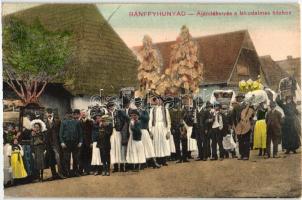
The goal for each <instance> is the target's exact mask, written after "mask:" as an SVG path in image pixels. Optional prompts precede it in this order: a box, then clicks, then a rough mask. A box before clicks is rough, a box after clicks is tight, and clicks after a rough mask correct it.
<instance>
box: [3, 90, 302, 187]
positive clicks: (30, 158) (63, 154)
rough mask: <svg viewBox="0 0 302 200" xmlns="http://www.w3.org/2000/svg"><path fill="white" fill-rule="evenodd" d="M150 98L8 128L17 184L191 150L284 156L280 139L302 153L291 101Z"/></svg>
mask: <svg viewBox="0 0 302 200" xmlns="http://www.w3.org/2000/svg"><path fill="white" fill-rule="evenodd" d="M152 102H153V103H152V106H146V105H149V104H147V103H146V100H145V99H141V98H135V99H134V106H130V104H131V101H130V99H129V98H126V97H125V98H123V99H122V106H121V108H119V109H118V108H117V105H116V102H115V101H108V102H107V103H106V105H105V107H95V108H94V109H93V110H91V112H90V113H87V112H86V111H85V110H78V109H75V110H73V112H71V111H69V112H67V113H66V115H65V117H64V119H63V120H62V121H61V120H59V119H58V117H57V116H54V113H53V111H52V109H47V110H46V113H47V114H46V119H44V120H41V119H33V120H31V122H30V123H31V129H30V130H29V129H24V130H23V131H22V133H20V131H19V130H16V129H12V128H11V129H9V130H8V131H6V132H5V133H6V134H4V136H5V137H4V149H5V152H6V154H5V155H4V162H5V163H6V165H7V166H9V167H10V168H11V170H10V172H11V174H12V179H13V180H14V183H15V184H18V183H23V182H24V180H26V181H25V182H32V181H36V180H39V181H43V180H44V178H43V174H44V171H43V170H44V169H47V168H50V169H51V174H52V178H51V179H65V178H70V177H73V176H76V177H78V176H83V175H102V176H109V175H110V174H111V173H124V172H127V171H129V170H131V171H140V170H143V169H144V168H147V167H153V168H161V167H164V166H167V165H168V163H167V161H175V162H176V163H185V162H190V160H191V161H192V159H193V157H192V151H196V152H197V154H198V156H197V158H195V160H196V161H207V160H218V159H219V160H223V159H227V158H238V160H249V157H250V150H251V149H259V156H264V157H265V158H270V157H273V158H278V157H279V156H278V145H279V144H281V143H282V149H284V150H285V153H286V154H289V153H290V152H293V153H297V149H298V148H299V147H300V128H299V127H298V124H299V121H297V119H296V118H297V115H298V111H297V109H296V105H295V103H294V102H293V99H292V98H287V99H286V101H282V100H281V99H280V98H277V100H276V102H274V101H271V102H270V104H269V107H266V106H265V105H266V104H265V103H266V102H262V103H260V104H259V105H257V106H255V105H252V104H250V103H249V102H248V101H244V95H243V94H238V95H237V96H236V101H234V102H231V106H229V105H226V104H220V103H219V102H214V103H213V104H211V103H210V102H208V101H207V102H203V100H202V98H194V99H193V104H192V105H189V104H188V105H185V104H183V103H182V99H180V98H174V101H173V106H171V105H170V106H169V105H167V104H166V102H165V99H164V98H162V97H160V96H157V97H154V98H153V99H152ZM276 103H277V104H278V105H279V106H280V107H281V108H282V109H283V111H284V116H282V114H281V113H280V112H279V111H278V110H277V109H276ZM297 123H298V124H297ZM237 142H238V144H239V145H238V147H239V155H236V154H237V153H236V148H237V145H236V143H237ZM271 143H272V144H273V151H272V152H273V153H272V155H271ZM217 147H218V148H217ZM71 156H72V161H71ZM71 165H72V166H71Z"/></svg>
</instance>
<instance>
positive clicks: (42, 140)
mask: <svg viewBox="0 0 302 200" xmlns="http://www.w3.org/2000/svg"><path fill="white" fill-rule="evenodd" d="M31 125H32V132H31V137H32V138H31V149H32V154H33V158H34V169H35V170H37V173H39V174H38V177H39V180H40V181H41V182H42V181H43V170H44V169H45V155H46V130H47V129H46V125H45V123H44V122H43V121H42V120H40V119H35V120H33V121H31Z"/></svg>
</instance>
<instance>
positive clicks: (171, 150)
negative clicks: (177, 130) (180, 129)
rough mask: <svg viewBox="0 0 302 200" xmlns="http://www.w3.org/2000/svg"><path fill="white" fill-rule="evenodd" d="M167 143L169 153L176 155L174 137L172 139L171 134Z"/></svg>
mask: <svg viewBox="0 0 302 200" xmlns="http://www.w3.org/2000/svg"><path fill="white" fill-rule="evenodd" d="M169 143H170V152H171V153H176V149H175V143H174V137H173V135H172V134H170V139H169Z"/></svg>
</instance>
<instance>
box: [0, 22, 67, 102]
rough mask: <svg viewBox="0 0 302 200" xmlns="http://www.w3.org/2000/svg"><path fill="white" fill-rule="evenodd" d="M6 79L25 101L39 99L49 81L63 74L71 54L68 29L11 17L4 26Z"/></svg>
mask: <svg viewBox="0 0 302 200" xmlns="http://www.w3.org/2000/svg"><path fill="white" fill-rule="evenodd" d="M3 38H4V42H3V43H4V44H3V51H4V68H3V71H4V81H5V82H6V83H7V84H8V85H9V86H10V87H11V88H12V89H13V91H14V92H15V93H16V94H17V95H18V96H19V97H20V98H21V100H22V101H23V103H25V104H28V103H36V102H37V101H38V99H39V97H40V96H41V94H42V93H43V91H44V90H45V87H46V85H47V84H48V83H49V82H50V81H53V80H55V79H58V78H59V77H62V75H63V74H64V66H65V65H66V64H67V63H68V61H69V60H70V56H71V46H70V38H71V35H70V33H68V32H63V31H56V32H51V31H48V30H46V29H45V28H44V27H43V26H42V24H41V23H40V21H38V20H35V21H34V23H33V24H32V25H27V24H25V23H24V22H23V21H21V20H18V19H16V18H11V19H10V20H9V22H8V23H6V24H5V26H4V29H3Z"/></svg>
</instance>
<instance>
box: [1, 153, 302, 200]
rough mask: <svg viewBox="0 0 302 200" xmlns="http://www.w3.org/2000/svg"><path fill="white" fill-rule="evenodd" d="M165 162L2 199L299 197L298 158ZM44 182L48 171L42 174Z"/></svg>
mask: <svg viewBox="0 0 302 200" xmlns="http://www.w3.org/2000/svg"><path fill="white" fill-rule="evenodd" d="M251 154H252V156H251V160H249V161H240V160H237V159H227V160H224V161H206V162H204V161H199V162H197V161H193V160H191V162H189V163H184V164H175V162H169V166H168V167H162V168H161V169H151V168H150V169H146V170H144V171H141V172H139V173H137V172H127V173H118V174H116V173H115V174H111V176H109V177H103V176H93V175H88V176H83V177H78V178H70V179H65V180H56V181H47V182H43V183H32V184H27V185H20V186H15V187H9V188H6V189H4V195H5V197H299V196H301V153H300V151H299V153H298V154H290V155H288V156H285V154H283V153H280V155H281V157H282V158H279V159H264V158H262V157H258V156H257V155H256V154H257V151H253V152H252V153H251ZM47 176H49V171H48V172H47Z"/></svg>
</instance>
